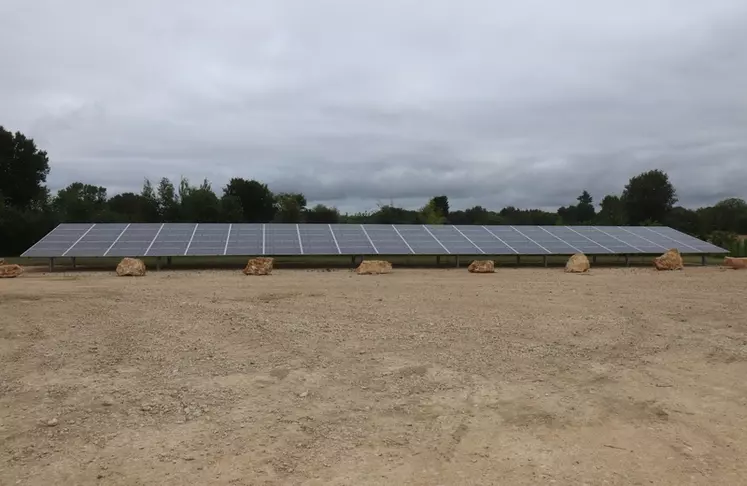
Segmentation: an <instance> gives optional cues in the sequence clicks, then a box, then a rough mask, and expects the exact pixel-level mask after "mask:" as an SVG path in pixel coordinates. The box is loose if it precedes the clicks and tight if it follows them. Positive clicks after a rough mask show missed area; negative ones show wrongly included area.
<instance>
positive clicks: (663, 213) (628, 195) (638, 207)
mask: <svg viewBox="0 0 747 486" xmlns="http://www.w3.org/2000/svg"><path fill="white" fill-rule="evenodd" d="M622 201H623V205H624V207H625V213H626V214H627V216H628V222H629V223H630V224H634V225H635V224H641V223H643V222H644V221H664V220H665V219H666V217H667V214H668V213H669V211H671V209H672V207H673V206H674V204H675V203H676V202H677V192H676V191H675V189H674V186H673V185H672V183H671V182H669V176H668V175H667V174H666V173H664V172H662V171H660V170H651V171H648V172H644V173H642V174H639V175H637V176H635V177H633V178H631V179H630V181H629V182H628V184H627V185H626V186H625V190H623V194H622Z"/></svg>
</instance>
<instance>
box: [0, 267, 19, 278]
mask: <svg viewBox="0 0 747 486" xmlns="http://www.w3.org/2000/svg"><path fill="white" fill-rule="evenodd" d="M22 273H23V267H22V266H20V265H0V278H15V277H20V276H21V274H22Z"/></svg>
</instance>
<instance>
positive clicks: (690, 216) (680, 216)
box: [662, 206, 700, 236]
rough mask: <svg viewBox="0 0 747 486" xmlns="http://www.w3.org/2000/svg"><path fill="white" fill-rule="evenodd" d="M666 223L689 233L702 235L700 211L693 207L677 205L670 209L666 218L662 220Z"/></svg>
mask: <svg viewBox="0 0 747 486" xmlns="http://www.w3.org/2000/svg"><path fill="white" fill-rule="evenodd" d="M662 222H663V223H664V224H665V225H667V226H670V227H672V228H674V229H676V230H679V231H682V232H683V233H687V234H689V235H693V236H698V235H700V218H699V217H698V213H697V212H696V211H693V210H692V209H687V208H683V207H682V206H676V207H674V208H672V210H671V211H669V214H667V217H666V219H664V221H662Z"/></svg>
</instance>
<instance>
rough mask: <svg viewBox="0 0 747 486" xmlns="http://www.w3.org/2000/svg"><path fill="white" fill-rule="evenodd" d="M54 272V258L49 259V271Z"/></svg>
mask: <svg viewBox="0 0 747 486" xmlns="http://www.w3.org/2000/svg"><path fill="white" fill-rule="evenodd" d="M52 272H54V258H50V259H49V273H52Z"/></svg>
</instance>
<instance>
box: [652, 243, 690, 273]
mask: <svg viewBox="0 0 747 486" xmlns="http://www.w3.org/2000/svg"><path fill="white" fill-rule="evenodd" d="M654 267H656V269H657V270H682V269H683V268H685V263H684V262H683V261H682V255H680V251H679V250H678V249H676V248H672V249H671V250H667V251H666V252H665V253H664V254H663V255H661V256H658V257H656V258H655V259H654Z"/></svg>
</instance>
